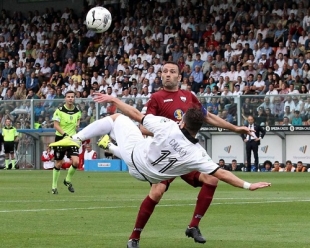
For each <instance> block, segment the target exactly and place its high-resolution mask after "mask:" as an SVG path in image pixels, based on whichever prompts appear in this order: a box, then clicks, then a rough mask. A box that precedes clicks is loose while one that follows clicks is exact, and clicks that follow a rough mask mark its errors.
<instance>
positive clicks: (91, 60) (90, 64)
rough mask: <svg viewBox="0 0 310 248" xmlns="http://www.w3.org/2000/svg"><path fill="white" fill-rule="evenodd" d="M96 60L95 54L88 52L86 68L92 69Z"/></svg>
mask: <svg viewBox="0 0 310 248" xmlns="http://www.w3.org/2000/svg"><path fill="white" fill-rule="evenodd" d="M96 59H97V58H96V57H95V53H94V52H90V53H89V57H88V58H87V65H88V67H93V66H94V64H95V60H96Z"/></svg>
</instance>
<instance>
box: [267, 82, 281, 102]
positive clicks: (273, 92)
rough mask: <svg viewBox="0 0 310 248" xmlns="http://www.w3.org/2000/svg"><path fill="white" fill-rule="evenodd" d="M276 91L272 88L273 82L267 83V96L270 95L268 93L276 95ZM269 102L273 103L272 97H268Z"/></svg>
mask: <svg viewBox="0 0 310 248" xmlns="http://www.w3.org/2000/svg"><path fill="white" fill-rule="evenodd" d="M278 94H279V93H278V91H277V90H276V89H275V88H274V85H273V84H269V90H268V91H267V92H266V95H267V96H270V95H278ZM270 102H271V103H274V97H273V96H272V97H270Z"/></svg>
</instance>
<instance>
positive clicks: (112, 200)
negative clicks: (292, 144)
mask: <svg viewBox="0 0 310 248" xmlns="http://www.w3.org/2000/svg"><path fill="white" fill-rule="evenodd" d="M72 198H73V199H72ZM72 198H71V197H70V199H69V200H68V199H66V200H56V199H55V200H3V201H1V200H0V203H36V202H37V203H40V202H114V201H118V202H133V201H142V198H139V199H94V200H89V199H88V200H86V199H85V200H81V199H77V200H75V199H74V198H75V197H72ZM92 198H97V197H95V196H94V197H92ZM270 199H274V198H270ZM277 199H283V200H295V199H296V200H299V199H300V197H277ZM195 200H196V198H182V199H169V198H167V199H166V198H165V199H162V200H161V201H162V202H163V201H195ZM213 200H268V197H262V198H257V197H241V198H238V197H235V198H234V197H229V198H225V197H224V198H213Z"/></svg>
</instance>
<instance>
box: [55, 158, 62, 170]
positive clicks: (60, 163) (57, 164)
mask: <svg viewBox="0 0 310 248" xmlns="http://www.w3.org/2000/svg"><path fill="white" fill-rule="evenodd" d="M61 165H62V160H57V161H56V163H55V165H54V166H55V167H56V168H57V169H60V168H61Z"/></svg>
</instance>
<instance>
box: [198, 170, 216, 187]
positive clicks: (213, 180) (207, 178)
mask: <svg viewBox="0 0 310 248" xmlns="http://www.w3.org/2000/svg"><path fill="white" fill-rule="evenodd" d="M199 181H200V182H203V183H206V184H210V185H213V186H217V184H218V181H219V180H218V179H217V178H216V177H214V176H211V175H207V174H203V173H201V174H200V176H199Z"/></svg>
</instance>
